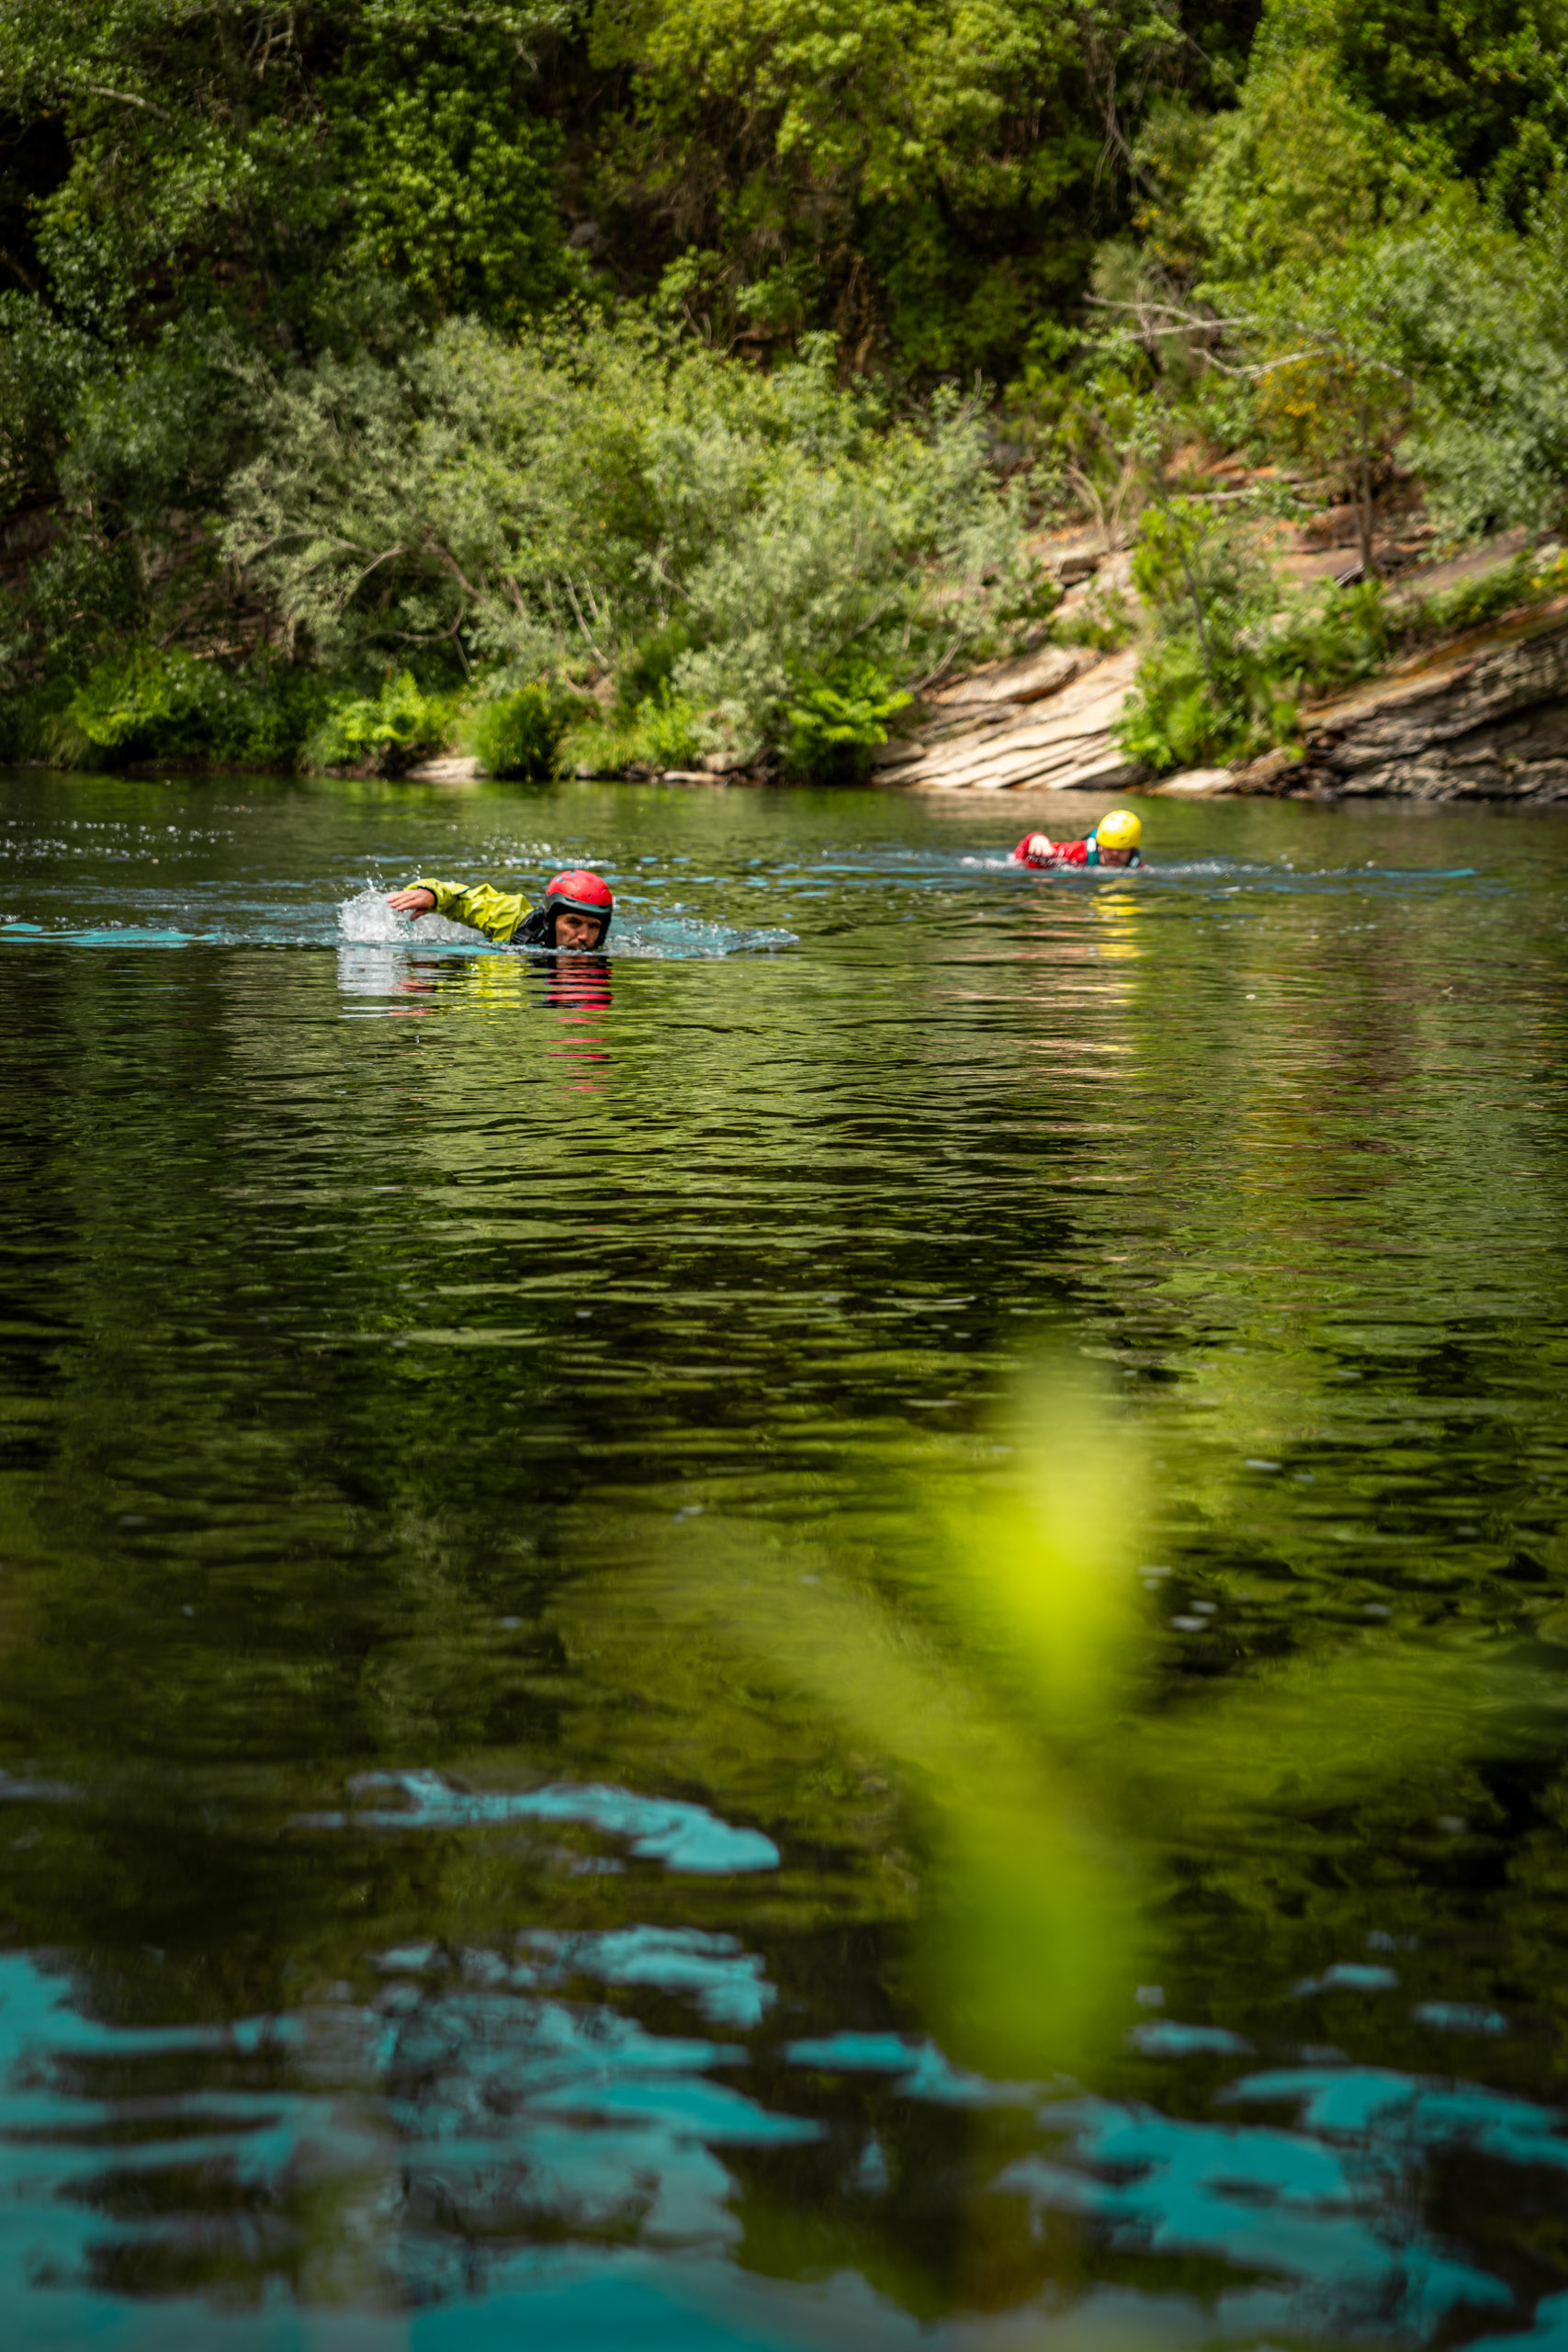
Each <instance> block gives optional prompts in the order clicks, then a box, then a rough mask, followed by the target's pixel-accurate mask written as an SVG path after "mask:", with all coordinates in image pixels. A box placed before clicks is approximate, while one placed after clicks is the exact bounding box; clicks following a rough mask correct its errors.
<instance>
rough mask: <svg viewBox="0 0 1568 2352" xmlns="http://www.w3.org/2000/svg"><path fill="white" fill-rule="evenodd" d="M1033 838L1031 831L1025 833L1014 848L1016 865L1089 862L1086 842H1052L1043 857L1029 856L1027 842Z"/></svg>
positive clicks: (1079, 863) (1083, 863) (1085, 863)
mask: <svg viewBox="0 0 1568 2352" xmlns="http://www.w3.org/2000/svg"><path fill="white" fill-rule="evenodd" d="M1035 838H1036V836H1035V835H1034V834H1033V833H1025V835H1024V837H1023V839H1022V840H1021V842H1020V843H1019V845H1018V847H1017V848H1016V849H1015V850H1014V852H1013V857H1014V860H1015V861H1016V863H1017V864H1018V865H1037V866H1038V865H1088V864H1089V843H1088V842H1052V843H1051V847H1050V850H1049V852H1048V853H1047V854H1046V855H1045V856H1044V857H1031V856H1030V854H1029V844H1030V842H1032V841H1033V840H1034V839H1035Z"/></svg>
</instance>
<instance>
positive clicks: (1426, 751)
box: [876, 597, 1568, 800]
mask: <svg viewBox="0 0 1568 2352" xmlns="http://www.w3.org/2000/svg"><path fill="white" fill-rule="evenodd" d="M1137 661H1138V656H1137V651H1136V650H1135V649H1134V648H1129V649H1128V650H1126V651H1125V652H1122V653H1114V654H1110V655H1105V656H1099V657H1097V656H1095V655H1094V654H1092V653H1089V652H1079V651H1077V650H1066V649H1062V648H1056V647H1046V648H1045V649H1043V650H1042V651H1041V652H1039V653H1035V654H1026V655H1024V656H1022V657H1021V659H1020V660H1018V661H1016V662H998V663H997V664H995V665H993V667H992V668H990V669H988V670H985V671H981V672H977V673H976V674H975V676H973V677H971V678H965V679H963V680H961V681H959V682H958V683H957V684H954V685H953V686H951V687H949V688H948V689H946V690H945V691H944V692H942V693H941V694H939V695H932V696H931V697H928V700H927V703H926V705H925V707H924V713H923V715H922V717H921V718H920V720H919V724H918V725H917V726H915V727H914V728H912V729H910V730H909V731H908V733H907V734H905V735H904V736H902V737H901V738H899V739H898V740H897V741H894V742H891V743H888V744H886V745H885V746H884V747H883V749H882V751H881V752H879V753H878V755H877V762H876V775H877V778H878V780H879V781H880V782H883V783H886V784H892V785H899V786H907V787H908V788H910V789H912V790H915V791H919V792H963V791H969V792H1007V791H1016V790H1021V789H1024V788H1028V789H1031V790H1034V791H1041V790H1044V791H1064V792H1066V791H1085V790H1094V791H1121V790H1128V789H1133V788H1134V787H1136V788H1140V789H1142V790H1144V791H1148V792H1157V793H1168V794H1172V795H1176V796H1182V797H1210V796H1213V795H1219V794H1228V793H1239V794H1271V795H1276V796H1280V797H1291V798H1297V797H1300V798H1313V799H1347V798H1355V797H1361V798H1370V797H1385V798H1391V799H1405V800H1463V799H1488V800H1568V597H1559V598H1558V599H1557V600H1556V601H1555V602H1554V603H1552V604H1551V605H1540V606H1537V607H1536V608H1534V609H1533V610H1531V611H1529V612H1525V613H1519V614H1517V615H1514V616H1511V617H1506V618H1504V619H1503V620H1501V621H1497V622H1495V623H1492V624H1491V625H1489V626H1488V627H1486V628H1478V629H1473V630H1472V631H1470V633H1469V634H1468V635H1466V636H1463V637H1459V638H1453V639H1449V641H1448V642H1447V643H1445V644H1443V645H1440V646H1437V647H1435V648H1433V649H1432V650H1429V651H1427V652H1424V653H1422V654H1419V655H1417V656H1416V657H1414V658H1413V659H1411V660H1409V661H1407V662H1400V663H1398V664H1397V665H1396V666H1395V667H1394V668H1393V669H1391V670H1388V671H1386V672H1385V673H1383V674H1382V676H1380V677H1377V678H1372V679H1369V680H1368V681H1367V682H1366V683H1365V684H1361V685H1358V686H1355V687H1352V688H1351V689H1349V690H1348V692H1346V693H1343V694H1339V695H1334V696H1333V697H1331V698H1329V699H1327V700H1325V701H1324V702H1321V703H1318V704H1315V705H1313V706H1310V707H1308V708H1307V709H1306V710H1305V711H1304V712H1303V741H1304V746H1305V748H1304V751H1303V752H1299V753H1298V752H1286V751H1280V752H1269V754H1268V755H1267V756H1266V757H1265V758H1263V759H1261V760H1255V761H1253V762H1251V763H1249V764H1247V765H1245V766H1239V767H1236V768H1234V769H1232V768H1200V769H1195V770H1192V771H1190V772H1189V773H1188V774H1186V775H1175V776H1167V777H1163V778H1161V779H1160V780H1159V781H1157V782H1156V781H1154V780H1153V779H1149V778H1147V777H1145V775H1143V774H1142V772H1141V771H1140V770H1138V769H1137V768H1135V767H1133V766H1130V765H1129V764H1128V763H1127V762H1126V761H1125V760H1124V759H1123V758H1122V754H1121V752H1120V751H1119V750H1118V748H1117V745H1116V741H1115V737H1114V732H1113V730H1114V728H1115V724H1116V720H1117V718H1118V717H1119V716H1120V713H1121V709H1122V703H1123V702H1124V700H1125V699H1126V695H1127V692H1128V689H1129V688H1130V686H1131V684H1132V682H1133V673H1134V670H1135V669H1136V667H1137Z"/></svg>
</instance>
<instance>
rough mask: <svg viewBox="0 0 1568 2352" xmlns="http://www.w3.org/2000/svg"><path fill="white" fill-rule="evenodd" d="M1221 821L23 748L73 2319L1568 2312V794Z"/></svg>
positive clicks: (771, 2322) (12, 1923)
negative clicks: (1142, 840)
mask: <svg viewBox="0 0 1568 2352" xmlns="http://www.w3.org/2000/svg"><path fill="white" fill-rule="evenodd" d="M1096 813H1097V809H1092V808H1085V807H1083V806H1082V805H1079V804H1073V803H1067V802H1064V801H1061V800H1053V801H1051V802H1050V803H1043V804H1035V805H1034V806H1032V807H1030V806H1028V805H1026V804H1024V803H1022V802H1021V801H1020V800H1019V799H1017V798H1016V797H1010V798H1009V799H1008V800H1007V801H1006V802H1004V803H1002V804H1000V805H997V804H993V803H990V802H988V801H984V800H980V799H977V798H962V799H959V798H955V799H953V800H952V801H944V802H914V801H906V800H900V799H897V798H896V797H888V796H874V795H870V794H857V793H846V794H840V795H810V794H795V795H782V794H764V793H752V792H742V791H731V792H712V793H708V792H702V791H697V792H683V791H679V790H674V789H671V790H653V789H643V790H636V789H620V790H615V789H609V788H602V787H596V786H570V787H562V788H560V789H558V790H537V791H531V790H526V789H521V788H517V789H506V788H503V787H499V786H481V787H478V788H474V789H471V790H467V791H457V792H454V791H452V790H450V789H444V788H437V787H422V786H395V785H377V784H339V785H314V784H312V785H303V784H297V783H277V784H273V783H254V782H251V781H244V782H236V781H235V780H233V779H230V778H218V779H198V780H181V781H177V782H168V783H156V782H145V783H143V782H127V781H123V780H113V779H104V778H91V777H87V778H75V779H61V778H43V777H39V776H36V775H25V776H15V775H14V776H10V777H7V778H4V779H0V842H3V843H4V845H5V850H6V858H5V865H6V894H5V900H4V907H3V910H0V913H3V918H4V920H3V921H0V1056H3V1057H4V1069H5V1096H4V1100H5V1104H6V1120H5V1129H6V1139H5V1149H4V1154H3V1157H0V1182H3V1199H4V1216H3V1219H0V1245H3V1248H4V1252H5V1258H6V1283H5V1306H4V1343H3V1350H0V1768H3V1769H0V2184H3V2188H0V2311H3V2312H4V2323H5V2340H6V2345H7V2346H16V2347H25V2352H33V2347H42V2346H50V2347H57V2346H77V2345H81V2344H85V2343H88V2342H92V2343H95V2344H98V2343H101V2344H104V2345H112V2346H115V2347H117V2352H118V2347H122V2346H123V2347H135V2352H141V2347H143V2346H146V2347H154V2346H155V2347H158V2352H164V2347H169V2346H176V2347H185V2346H202V2347H206V2346H221V2347H225V2352H226V2348H227V2347H229V2346H233V2347H234V2352H251V2347H253V2346H256V2347H261V2346H265V2347H268V2352H272V2347H280V2348H281V2347H294V2346H300V2347H305V2346H310V2347H315V2346H329V2347H333V2352H336V2347H338V2346H344V2347H351V2346H352V2347H354V2352H360V2347H366V2352H369V2348H370V2347H374V2352H381V2347H383V2346H385V2347H399V2348H400V2347H403V2346H408V2347H411V2352H413V2348H416V2352H437V2347H439V2352H448V2347H452V2352H457V2347H461V2348H462V2352H469V2347H474V2352H480V2347H489V2346H502V2345H504V2346H513V2345H523V2344H525V2345H527V2346H529V2347H530V2352H551V2347H555V2346H569V2345H570V2346H572V2347H573V2352H583V2347H599V2346H604V2347H620V2346H628V2345H633V2344H636V2345H638V2346H643V2345H649V2346H669V2347H671V2352H687V2347H691V2348H692V2352H710V2347H711V2352H721V2347H728V2346H770V2347H771V2346H778V2347H787V2346H816V2345H826V2346H856V2347H859V2346H871V2347H876V2352H881V2347H888V2352H893V2347H903V2346H914V2345H916V2344H919V2345H920V2346H939V2347H943V2348H944V2352H945V2347H947V2346H987V2347H989V2346H998V2347H1003V2346H1005V2347H1008V2352H1014V2347H1022V2346H1033V2345H1037V2344H1039V2345H1045V2344H1048V2345H1050V2346H1061V2347H1064V2352H1066V2347H1071V2352H1077V2347H1078V2346H1085V2347H1089V2346H1106V2347H1111V2346H1118V2347H1120V2346H1133V2345H1143V2344H1150V2345H1155V2344H1159V2345H1165V2344H1170V2345H1175V2346H1194V2347H1196V2346H1210V2345H1221V2344H1224V2345H1227V2346H1228V2345H1235V2346H1264V2345H1266V2344H1268V2345H1276V2346H1277V2345H1282V2344H1290V2345H1295V2344H1303V2343H1323V2344H1329V2345H1349V2344H1411V2345H1416V2344H1420V2345H1425V2344H1434V2345H1438V2344H1441V2345H1447V2344H1450V2343H1468V2342H1472V2341H1482V2342H1484V2343H1485V2344H1487V2345H1488V2346H1491V2345H1493V2344H1494V2343H1495V2341H1497V2340H1500V2339H1502V2338H1504V2337H1506V2338H1508V2339H1509V2340H1510V2341H1512V2342H1522V2343H1528V2344H1529V2345H1532V2346H1562V2345H1564V2344H1568V2122H1565V2120H1564V2117H1563V2115H1562V2113H1561V2112H1560V2110H1559V2108H1558V2105H1557V2102H1558V2101H1559V2100H1560V2099H1562V2098H1563V2096H1564V2084H1563V2072H1564V2055H1563V2042H1562V2037H1563V2032H1564V2029H1565V2027H1568V1778H1565V1777H1564V1772H1563V1765H1564V1760H1565V1758H1568V1716H1565V1715H1564V1713H1563V1711H1562V1700H1563V1697H1564V1695H1565V1694H1568V1541H1565V1539H1564V1532H1563V1517H1564V1510H1565V1508H1568V1506H1565V1502H1564V1493H1565V1487H1568V1451H1565V1439H1568V1400H1565V1397H1564V1366H1565V1361H1568V1339H1565V1323H1564V1306H1565V1293H1568V1279H1565V1275H1564V1242H1565V1240H1568V1216H1565V1210H1568V1158H1565V1155H1564V1151H1563V1139H1564V1121H1565V1114H1568V1096H1565V1091H1564V1085H1563V1061H1562V1047H1563V1039H1564V1026H1565V1000H1564V985H1565V980H1568V932H1565V925H1564V907H1565V899H1564V882H1565V880H1568V821H1565V820H1564V818H1563V817H1562V815H1561V814H1560V813H1554V812H1551V811H1540V812H1512V813H1504V812H1497V811H1488V810H1485V809H1448V810H1432V809H1349V810H1339V811H1331V810H1325V809H1315V808H1310V807H1295V806H1268V805H1263V804H1256V805H1255V804H1246V803H1242V804H1237V805H1235V806H1229V807H1201V806H1193V807H1181V806H1179V805H1176V804H1165V803H1156V802H1149V803H1146V804H1145V820H1146V847H1147V849H1148V852H1149V854H1150V859H1151V864H1150V866H1149V868H1148V869H1147V870H1146V871H1145V872H1144V873H1143V874H1140V875H1134V876H1100V877H1085V876H1078V877H1070V878H1052V877H1047V876H1029V875H1025V874H1021V872H1019V871H1018V870H1017V869H1011V870H1010V869H1009V867H1008V865H1007V863H1006V850H1007V848H1008V846H1009V845H1010V842H1011V841H1012V840H1013V839H1014V838H1015V837H1016V835H1017V833H1018V832H1019V831H1021V830H1022V827H1023V825H1024V824H1025V823H1026V822H1041V821H1045V822H1048V823H1050V824H1052V825H1053V827H1054V828H1055V829H1056V830H1063V829H1064V828H1065V826H1066V823H1068V822H1071V823H1072V824H1073V825H1074V826H1075V828H1076V829H1078V830H1081V829H1082V826H1083V824H1084V823H1085V822H1086V821H1087V820H1092V818H1093V816H1094V815H1095V814H1096ZM585 858H586V859H592V860H594V861H596V862H598V863H599V864H601V865H602V866H603V869H604V871H605V873H606V874H607V875H608V876H610V878H611V879H612V880H613V882H614V884H615V889H616V891H617V894H618V903H619V909H620V911H619V913H618V915H617V921H616V927H615V933H614V934H613V936H612V941H611V943H610V944H611V949H612V953H611V954H610V956H608V958H607V959H606V960H605V961H604V963H603V964H589V965H582V966H573V965H569V964H567V963H565V962H561V961H558V962H557V963H555V964H554V965H552V964H551V963H550V961H549V959H547V958H535V959H533V960H529V959H527V958H525V957H523V956H517V955H513V954H504V953H491V952H476V950H475V944H474V942H473V941H472V939H471V937H470V938H468V939H467V940H465V939H464V938H463V937H462V936H460V935H456V934H452V935H442V934H441V933H437V932H435V931H434V930H433V929H432V928H431V927H430V926H428V925H426V926H419V927H417V928H411V927H409V926H406V925H402V926H400V925H399V924H397V923H395V922H391V921H390V920H389V918H388V917H387V916H386V914H385V912H384V910H380V909H379V907H378V901H377V900H376V899H373V898H372V897H371V896H370V895H369V893H370V892H371V891H372V890H373V889H374V888H376V887H378V886H379V887H380V888H391V887H393V886H394V885H395V884H396V883H398V882H400V881H401V880H405V879H407V878H409V876H411V875H412V873H413V872H415V871H417V870H425V871H429V870H434V871H435V872H437V873H440V874H443V875H446V876H461V877H463V878H477V877H479V876H483V875H493V876H497V877H498V878H506V879H509V880H511V881H512V882H513V885H514V886H521V887H524V888H527V887H528V886H529V885H530V883H534V882H536V881H537V880H538V879H539V878H540V877H541V876H543V875H545V874H547V873H548V872H549V871H551V870H552V869H553V868H555V867H556V866H558V865H566V864H570V863H577V862H580V861H581V860H583V859H585ZM1042 1531H1043V1532H1042ZM1031 1547H1033V1548H1032V1549H1031ZM1086 1562H1087V1566H1086ZM955 1564H956V1565H955ZM1075 1577H1076V1578H1077V1582H1075V1581H1074V1579H1075ZM1085 1594H1089V1595H1091V1596H1100V1598H1095V1599H1092V1605H1091V1602H1090V1601H1084V1602H1083V1606H1082V1607H1081V1608H1080V1607H1079V1605H1078V1600H1082V1596H1083V1595H1085ZM1073 1595H1077V1596H1078V1600H1074V1599H1073V1598H1072V1596H1073ZM1106 1595H1110V1596H1111V1597H1110V1598H1109V1599H1105V1596H1106ZM1063 1596H1066V1598H1064V1597H1063ZM1102 1602H1103V1608H1102ZM1085 1610H1088V1611H1089V1615H1088V1616H1086V1615H1085V1613H1084V1611H1085ZM1096 1610H1100V1611H1101V1616H1102V1617H1103V1619H1104V1622H1103V1623H1102V1622H1101V1617H1096V1616H1094V1611H1096ZM1075 1611H1076V1612H1077V1613H1076V1614H1075ZM1104 1611H1110V1614H1109V1616H1105V1615H1104ZM1053 1612H1055V1613H1053ZM1090 1618H1092V1619H1093V1623H1092V1624H1091V1623H1090V1622H1089V1620H1090ZM1112 1621H1113V1622H1112ZM1086 1626H1087V1627H1088V1630H1087V1631H1086V1630H1085V1628H1086ZM1107 1627H1109V1628H1110V1630H1109V1631H1107V1630H1106V1628H1107ZM1097 1629H1098V1630H1097ZM1037 1634H1038V1639H1037V1638H1036V1636H1037Z"/></svg>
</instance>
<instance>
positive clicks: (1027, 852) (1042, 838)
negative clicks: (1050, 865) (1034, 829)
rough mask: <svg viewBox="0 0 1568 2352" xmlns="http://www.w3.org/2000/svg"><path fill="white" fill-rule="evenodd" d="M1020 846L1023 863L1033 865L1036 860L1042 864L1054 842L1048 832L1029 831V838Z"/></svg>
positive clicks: (1050, 851)
mask: <svg viewBox="0 0 1568 2352" xmlns="http://www.w3.org/2000/svg"><path fill="white" fill-rule="evenodd" d="M1054 849H1055V842H1053V841H1052V839H1051V837H1050V835H1049V834H1048V833H1031V834H1030V836H1029V839H1028V840H1027V841H1026V842H1023V843H1021V850H1022V854H1023V861H1024V863H1025V865H1033V864H1035V863H1036V862H1038V863H1039V864H1040V865H1043V864H1044V863H1045V860H1046V859H1047V858H1048V857H1049V856H1050V854H1051V853H1052V851H1053V850H1054Z"/></svg>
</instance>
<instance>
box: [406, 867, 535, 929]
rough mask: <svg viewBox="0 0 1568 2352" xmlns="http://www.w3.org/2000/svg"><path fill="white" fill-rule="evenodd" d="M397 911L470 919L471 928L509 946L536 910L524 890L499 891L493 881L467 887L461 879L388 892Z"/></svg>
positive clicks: (458, 920)
mask: <svg viewBox="0 0 1568 2352" xmlns="http://www.w3.org/2000/svg"><path fill="white" fill-rule="evenodd" d="M387 904H388V905H389V907H390V908H391V910H392V911H393V913H394V914H400V915H412V916H413V917H414V918H415V919H416V920H417V919H418V917H419V916H421V915H427V914H431V913H435V914H441V915H445V916H446V919H447V921H448V922H466V923H467V924H468V928H469V929H470V930H471V931H477V932H480V933H483V935H484V937H485V938H486V939H493V940H494V941H495V942H496V943H497V944H498V945H500V946H505V944H506V943H507V941H508V940H509V939H511V938H512V937H513V934H514V933H516V932H517V931H519V930H520V929H521V928H522V925H523V924H524V923H525V922H526V920H527V918H528V916H529V915H530V914H531V913H532V911H533V910H532V908H531V907H530V905H529V903H528V900H527V899H525V898H524V896H523V894H522V892H521V891H520V890H498V889H496V888H495V887H494V885H493V884H492V883H490V882H475V883H473V884H471V885H470V886H469V888H467V889H465V888H464V887H463V885H462V884H461V883H460V882H439V881H436V880H434V878H433V879H432V880H430V881H429V882H413V883H411V884H410V886H409V888H407V889H406V890H392V891H389V893H388V897H387Z"/></svg>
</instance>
